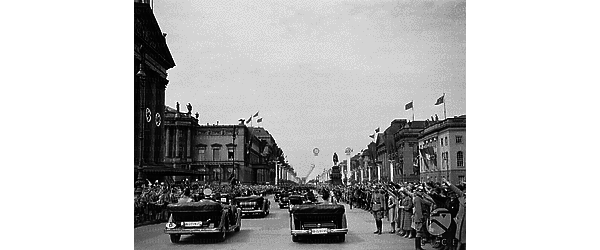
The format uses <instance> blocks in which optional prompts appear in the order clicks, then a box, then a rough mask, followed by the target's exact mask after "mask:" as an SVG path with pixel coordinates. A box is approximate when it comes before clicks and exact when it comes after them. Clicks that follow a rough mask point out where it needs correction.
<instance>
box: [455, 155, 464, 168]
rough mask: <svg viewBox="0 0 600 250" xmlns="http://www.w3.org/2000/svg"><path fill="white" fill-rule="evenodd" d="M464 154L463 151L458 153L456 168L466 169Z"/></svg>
mask: <svg viewBox="0 0 600 250" xmlns="http://www.w3.org/2000/svg"><path fill="white" fill-rule="evenodd" d="M463 157H464V156H463V152H462V151H458V152H456V166H457V167H464V158H463Z"/></svg>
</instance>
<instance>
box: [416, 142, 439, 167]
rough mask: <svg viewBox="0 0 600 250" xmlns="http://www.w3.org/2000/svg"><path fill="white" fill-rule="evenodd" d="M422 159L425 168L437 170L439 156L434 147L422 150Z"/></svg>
mask: <svg viewBox="0 0 600 250" xmlns="http://www.w3.org/2000/svg"><path fill="white" fill-rule="evenodd" d="M420 151H421V158H422V159H423V163H424V164H425V168H426V169H427V170H436V169H437V156H436V154H435V150H434V149H433V147H426V148H422V149H421V150H420Z"/></svg>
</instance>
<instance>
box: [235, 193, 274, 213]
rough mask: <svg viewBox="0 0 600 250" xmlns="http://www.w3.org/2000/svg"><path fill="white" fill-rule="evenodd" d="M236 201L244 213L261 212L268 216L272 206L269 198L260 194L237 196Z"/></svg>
mask: <svg viewBox="0 0 600 250" xmlns="http://www.w3.org/2000/svg"><path fill="white" fill-rule="evenodd" d="M234 203H235V204H236V205H237V206H238V207H239V208H240V209H242V215H253V214H259V215H262V216H267V215H268V214H269V209H270V208H271V202H270V201H269V199H267V198H266V197H264V196H259V195H251V196H245V197H237V198H235V199H234Z"/></svg>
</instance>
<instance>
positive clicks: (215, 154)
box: [213, 148, 221, 161]
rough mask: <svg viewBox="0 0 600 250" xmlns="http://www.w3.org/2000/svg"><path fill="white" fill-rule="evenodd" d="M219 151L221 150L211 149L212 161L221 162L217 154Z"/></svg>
mask: <svg viewBox="0 0 600 250" xmlns="http://www.w3.org/2000/svg"><path fill="white" fill-rule="evenodd" d="M219 150H221V148H213V161H220V160H221V155H220V153H219Z"/></svg>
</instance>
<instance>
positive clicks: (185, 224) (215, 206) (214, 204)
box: [164, 196, 242, 243]
mask: <svg viewBox="0 0 600 250" xmlns="http://www.w3.org/2000/svg"><path fill="white" fill-rule="evenodd" d="M221 199H223V200H225V199H227V198H226V197H223V196H222V197H221ZM167 210H168V211H169V213H170V216H169V220H168V222H167V224H166V227H165V230H164V232H165V233H166V234H169V236H170V238H171V242H172V243H177V242H179V240H180V238H181V235H184V234H215V235H217V236H216V237H217V239H218V240H219V241H224V240H225V234H226V233H228V232H238V231H240V229H241V227H242V220H241V218H242V210H241V209H240V208H238V207H237V206H235V204H233V205H229V204H227V203H224V202H223V203H222V202H220V201H214V200H210V199H202V200H200V201H198V202H183V203H174V204H169V205H168V206H167Z"/></svg>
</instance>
